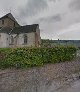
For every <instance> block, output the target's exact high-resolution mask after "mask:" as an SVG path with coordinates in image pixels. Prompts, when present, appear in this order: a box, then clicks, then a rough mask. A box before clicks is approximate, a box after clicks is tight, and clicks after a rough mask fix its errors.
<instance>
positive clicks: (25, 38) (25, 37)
mask: <svg viewBox="0 0 80 92" xmlns="http://www.w3.org/2000/svg"><path fill="white" fill-rule="evenodd" d="M24 44H27V35H26V34H24Z"/></svg>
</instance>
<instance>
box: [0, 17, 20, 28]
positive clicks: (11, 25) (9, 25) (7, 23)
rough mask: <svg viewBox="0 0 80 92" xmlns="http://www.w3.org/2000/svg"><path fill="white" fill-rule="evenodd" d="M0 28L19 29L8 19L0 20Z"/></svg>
mask: <svg viewBox="0 0 80 92" xmlns="http://www.w3.org/2000/svg"><path fill="white" fill-rule="evenodd" d="M2 20H4V24H2ZM14 23H15V24H14ZM0 27H12V28H13V27H19V25H18V24H17V23H16V22H14V21H13V20H11V19H10V18H4V19H1V20H0Z"/></svg>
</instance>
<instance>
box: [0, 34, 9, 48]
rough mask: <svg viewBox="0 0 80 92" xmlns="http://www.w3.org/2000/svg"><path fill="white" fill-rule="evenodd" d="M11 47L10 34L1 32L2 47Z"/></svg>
mask: <svg viewBox="0 0 80 92" xmlns="http://www.w3.org/2000/svg"><path fill="white" fill-rule="evenodd" d="M5 47H9V35H8V34H6V33H0V48H5Z"/></svg>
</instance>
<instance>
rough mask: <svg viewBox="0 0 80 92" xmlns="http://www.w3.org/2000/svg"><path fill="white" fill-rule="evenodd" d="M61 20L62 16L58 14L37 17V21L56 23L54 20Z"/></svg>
mask: <svg viewBox="0 0 80 92" xmlns="http://www.w3.org/2000/svg"><path fill="white" fill-rule="evenodd" d="M61 20H62V17H61V15H60V14H56V15H54V16H49V17H46V18H40V19H39V22H50V23H51V22H53V23H56V22H60V21H61Z"/></svg>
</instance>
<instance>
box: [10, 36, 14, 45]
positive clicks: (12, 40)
mask: <svg viewBox="0 0 80 92" xmlns="http://www.w3.org/2000/svg"><path fill="white" fill-rule="evenodd" d="M13 43H14V38H13V36H11V44H13Z"/></svg>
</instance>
